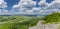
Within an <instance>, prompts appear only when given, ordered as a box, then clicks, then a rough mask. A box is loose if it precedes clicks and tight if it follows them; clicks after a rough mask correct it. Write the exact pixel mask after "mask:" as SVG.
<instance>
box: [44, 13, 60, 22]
mask: <svg viewBox="0 0 60 29" xmlns="http://www.w3.org/2000/svg"><path fill="white" fill-rule="evenodd" d="M43 20H44V21H45V22H44V23H58V22H60V13H53V14H50V15H48V16H45V18H44V19H43Z"/></svg>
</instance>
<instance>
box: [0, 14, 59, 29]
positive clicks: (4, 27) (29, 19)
mask: <svg viewBox="0 0 60 29" xmlns="http://www.w3.org/2000/svg"><path fill="white" fill-rule="evenodd" d="M40 20H43V21H42V23H43V24H47V23H51V24H53V23H56V24H60V23H59V22H60V13H53V14H50V15H47V16H19V15H12V16H0V29H28V28H29V27H31V26H35V25H37V23H38V21H40ZM59 27H60V26H59ZM59 27H58V28H59ZM59 29H60V28H59Z"/></svg>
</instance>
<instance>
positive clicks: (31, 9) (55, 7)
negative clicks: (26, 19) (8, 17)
mask: <svg viewBox="0 0 60 29" xmlns="http://www.w3.org/2000/svg"><path fill="white" fill-rule="evenodd" d="M38 5H39V6H40V7H35V6H36V2H35V1H33V0H20V2H19V3H18V4H17V5H14V6H13V10H18V11H19V12H15V14H18V13H19V14H36V15H48V14H51V13H52V12H60V0H54V1H53V2H51V3H46V0H41V1H40V2H39V3H38ZM12 12H13V11H12ZM12 14H13V13H12Z"/></svg>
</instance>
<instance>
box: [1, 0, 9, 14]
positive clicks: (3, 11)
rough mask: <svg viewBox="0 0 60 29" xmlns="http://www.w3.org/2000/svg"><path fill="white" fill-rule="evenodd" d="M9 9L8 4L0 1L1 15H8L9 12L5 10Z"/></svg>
mask: <svg viewBox="0 0 60 29" xmlns="http://www.w3.org/2000/svg"><path fill="white" fill-rule="evenodd" d="M6 8H7V3H6V2H4V0H0V15H3V14H6V13H7V11H8V10H5V9H6Z"/></svg>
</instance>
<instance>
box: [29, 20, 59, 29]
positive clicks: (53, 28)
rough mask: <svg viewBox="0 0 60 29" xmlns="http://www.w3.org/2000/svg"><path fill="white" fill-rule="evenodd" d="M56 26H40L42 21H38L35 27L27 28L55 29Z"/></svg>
mask: <svg viewBox="0 0 60 29" xmlns="http://www.w3.org/2000/svg"><path fill="white" fill-rule="evenodd" d="M57 25H58V24H42V21H39V22H38V23H37V25H36V26H32V27H29V29H57Z"/></svg>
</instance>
